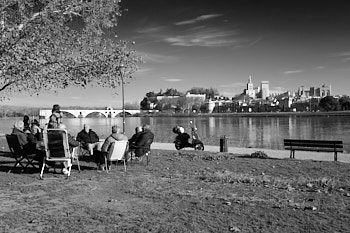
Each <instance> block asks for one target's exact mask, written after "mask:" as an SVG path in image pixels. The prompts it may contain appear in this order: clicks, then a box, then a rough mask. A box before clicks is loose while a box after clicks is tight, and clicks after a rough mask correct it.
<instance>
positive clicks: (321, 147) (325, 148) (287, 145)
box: [284, 139, 343, 161]
mask: <svg viewBox="0 0 350 233" xmlns="http://www.w3.org/2000/svg"><path fill="white" fill-rule="evenodd" d="M284 149H286V150H290V158H293V159H294V158H295V151H296V150H300V151H316V152H333V153H334V161H337V159H338V158H337V155H338V152H340V153H342V152H343V141H328V140H300V139H284Z"/></svg>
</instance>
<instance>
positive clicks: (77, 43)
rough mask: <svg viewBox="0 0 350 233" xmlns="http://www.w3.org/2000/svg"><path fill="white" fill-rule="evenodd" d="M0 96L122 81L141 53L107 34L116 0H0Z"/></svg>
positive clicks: (115, 13)
mask: <svg viewBox="0 0 350 233" xmlns="http://www.w3.org/2000/svg"><path fill="white" fill-rule="evenodd" d="M0 12H1V14H0V15H1V18H0V100H1V99H3V98H8V97H9V96H10V95H11V94H12V93H17V92H29V93H30V94H38V93H40V92H41V91H49V90H52V89H53V90H57V89H62V88H66V87H68V86H80V87H85V86H86V85H87V84H96V85H100V86H104V87H111V88H114V87H117V86H119V85H120V84H121V81H122V79H121V76H122V78H123V79H124V80H125V82H128V80H130V78H132V77H133V74H134V72H136V70H137V64H138V63H139V62H141V58H140V57H138V56H137V55H136V52H135V51H134V50H132V44H131V43H129V42H125V41H116V40H115V38H113V39H107V36H106V35H105V33H104V32H105V31H106V30H108V29H112V28H114V27H116V26H117V23H118V18H119V17H120V16H121V13H122V9H121V7H120V0H94V1H88V0H50V1H47V0H2V1H1V3H0Z"/></svg>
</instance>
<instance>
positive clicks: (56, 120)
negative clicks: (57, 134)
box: [48, 104, 63, 129]
mask: <svg viewBox="0 0 350 233" xmlns="http://www.w3.org/2000/svg"><path fill="white" fill-rule="evenodd" d="M62 116H63V115H62V113H61V111H60V106H59V105H58V104H54V105H53V107H52V114H51V116H50V120H49V123H48V128H49V129H57V128H58V126H59V125H60V124H61V123H62Z"/></svg>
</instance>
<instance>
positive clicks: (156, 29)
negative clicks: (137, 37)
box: [136, 26, 165, 34]
mask: <svg viewBox="0 0 350 233" xmlns="http://www.w3.org/2000/svg"><path fill="white" fill-rule="evenodd" d="M164 28H165V27H162V26H159V27H148V28H143V29H139V30H136V32H138V33H140V34H148V33H156V32H159V31H161V30H163V29H164Z"/></svg>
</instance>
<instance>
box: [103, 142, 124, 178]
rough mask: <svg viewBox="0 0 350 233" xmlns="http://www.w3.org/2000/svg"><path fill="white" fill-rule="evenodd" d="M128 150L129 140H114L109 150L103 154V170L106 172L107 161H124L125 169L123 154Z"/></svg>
mask: <svg viewBox="0 0 350 233" xmlns="http://www.w3.org/2000/svg"><path fill="white" fill-rule="evenodd" d="M128 151H129V142H128V141H115V142H113V143H112V144H111V146H110V148H109V151H108V153H107V154H105V156H104V157H105V170H106V171H107V173H108V164H107V162H111V163H112V162H115V161H123V162H124V171H126V163H125V156H126V154H127V153H128Z"/></svg>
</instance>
